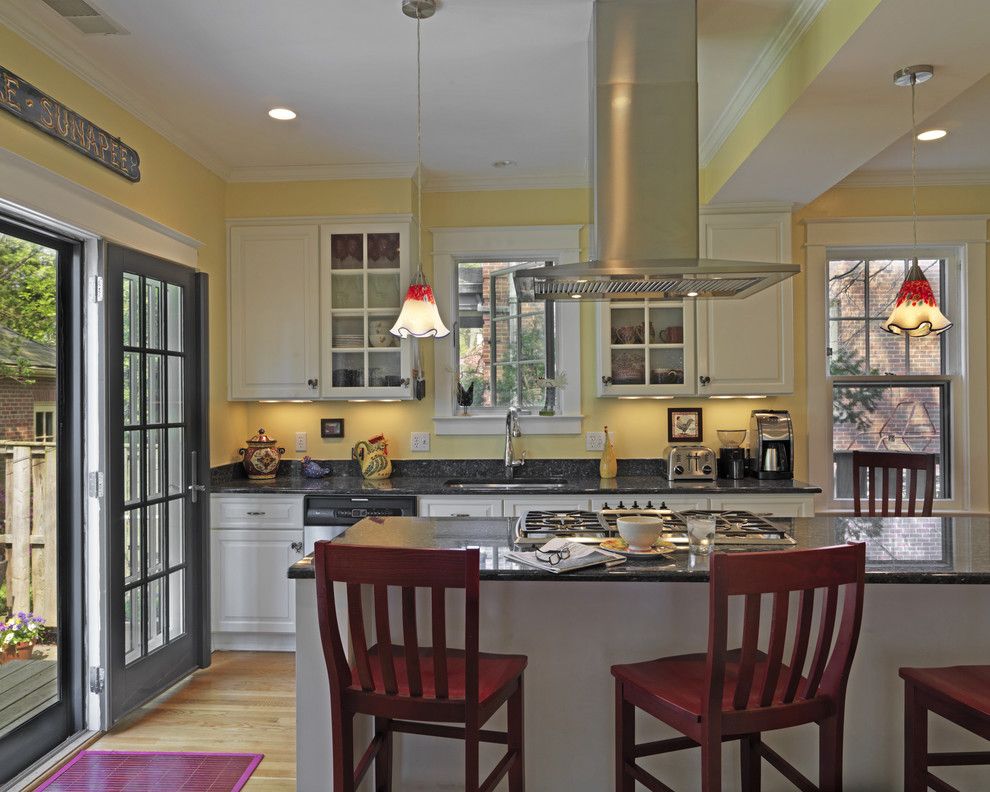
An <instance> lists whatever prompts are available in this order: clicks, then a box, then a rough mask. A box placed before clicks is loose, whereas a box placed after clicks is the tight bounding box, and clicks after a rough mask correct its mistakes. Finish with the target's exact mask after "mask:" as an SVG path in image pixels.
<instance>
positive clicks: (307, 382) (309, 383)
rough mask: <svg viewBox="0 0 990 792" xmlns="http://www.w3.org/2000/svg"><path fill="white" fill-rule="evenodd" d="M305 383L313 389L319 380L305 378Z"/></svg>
mask: <svg viewBox="0 0 990 792" xmlns="http://www.w3.org/2000/svg"><path fill="white" fill-rule="evenodd" d="M306 384H307V385H309V387H310V388H312V389H313V390H316V389H317V387H318V386H319V384H320V381H319V380H318V379H308V380H306Z"/></svg>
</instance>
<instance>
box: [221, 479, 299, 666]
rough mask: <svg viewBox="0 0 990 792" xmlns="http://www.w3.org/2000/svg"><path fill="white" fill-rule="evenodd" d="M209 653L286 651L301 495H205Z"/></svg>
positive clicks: (289, 644) (291, 633) (292, 615)
mask: <svg viewBox="0 0 990 792" xmlns="http://www.w3.org/2000/svg"><path fill="white" fill-rule="evenodd" d="M210 515H211V540H210V548H211V550H210V552H211V558H210V568H211V574H210V580H211V613H212V622H213V623H212V632H213V648H214V649H232V650H233V649H243V650H271V651H291V650H292V648H293V645H294V635H295V600H294V599H293V597H292V596H291V595H292V585H291V581H290V580H289V579H288V577H287V571H288V569H289V567H290V566H291V565H292V564H294V563H295V562H296V561H298V560H299V559H300V558H302V557H303V496H302V495H274V494H272V495H239V494H223V493H220V494H216V495H211V496H210Z"/></svg>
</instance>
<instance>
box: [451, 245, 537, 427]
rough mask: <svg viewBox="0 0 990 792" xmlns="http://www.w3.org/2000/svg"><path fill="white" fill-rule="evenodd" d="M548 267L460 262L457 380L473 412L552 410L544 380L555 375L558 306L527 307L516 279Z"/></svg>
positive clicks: (529, 263)
mask: <svg viewBox="0 0 990 792" xmlns="http://www.w3.org/2000/svg"><path fill="white" fill-rule="evenodd" d="M548 263H552V262H547V261H478V260H461V261H458V262H457V320H456V321H457V341H456V343H457V372H456V379H457V382H459V383H460V384H461V387H462V388H463V389H464V390H465V391H467V395H469V396H471V397H472V402H471V405H472V407H473V408H475V409H478V408H491V409H496V410H503V409H505V408H508V407H510V406H513V405H515V406H517V407H522V408H524V409H533V410H538V409H541V408H543V407H544V406H551V405H545V402H546V399H547V395H546V391H547V389H546V387H544V385H543V384H541V382H540V380H542V379H544V378H547V377H553V376H555V373H556V371H555V369H556V367H555V355H554V337H555V332H554V304H553V302H522V301H521V300H520V299H519V297H518V294H517V292H516V286H515V277H514V276H515V273H517V272H519V271H520V270H524V269H532V268H533V267H542V266H545V265H546V264H548ZM465 401H466V399H465Z"/></svg>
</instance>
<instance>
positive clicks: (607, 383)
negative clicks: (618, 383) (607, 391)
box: [602, 377, 612, 385]
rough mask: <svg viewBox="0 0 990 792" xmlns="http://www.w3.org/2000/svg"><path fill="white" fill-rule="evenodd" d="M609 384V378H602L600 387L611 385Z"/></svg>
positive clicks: (610, 382)
mask: <svg viewBox="0 0 990 792" xmlns="http://www.w3.org/2000/svg"><path fill="white" fill-rule="evenodd" d="M611 384H612V378H611V377H602V385H611Z"/></svg>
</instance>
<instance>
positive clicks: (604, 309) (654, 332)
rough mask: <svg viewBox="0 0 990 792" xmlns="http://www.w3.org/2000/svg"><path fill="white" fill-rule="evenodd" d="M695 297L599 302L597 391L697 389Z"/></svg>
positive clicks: (634, 393)
mask: <svg viewBox="0 0 990 792" xmlns="http://www.w3.org/2000/svg"><path fill="white" fill-rule="evenodd" d="M694 314H695V306H694V302H693V301H690V300H689V301H684V302H666V301H650V300H646V301H639V302H632V301H629V302H627V301H624V300H614V301H610V302H602V303H599V304H598V326H599V328H600V332H601V336H600V338H599V343H598V395H599V396H681V395H686V394H693V393H695V391H696V388H695V335H694V327H695V321H694Z"/></svg>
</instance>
